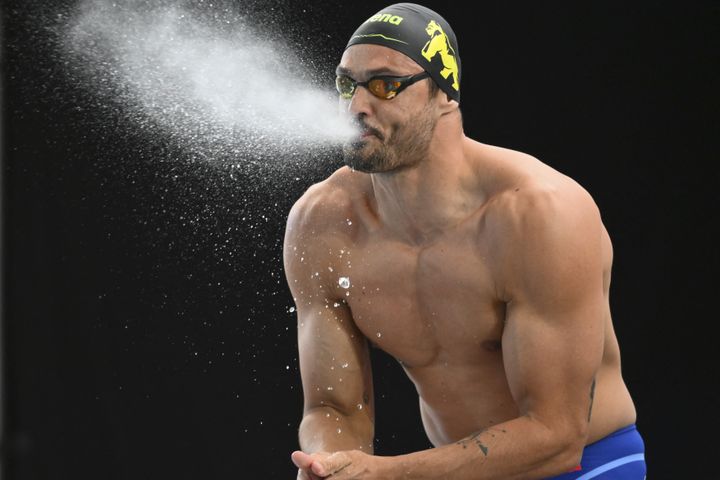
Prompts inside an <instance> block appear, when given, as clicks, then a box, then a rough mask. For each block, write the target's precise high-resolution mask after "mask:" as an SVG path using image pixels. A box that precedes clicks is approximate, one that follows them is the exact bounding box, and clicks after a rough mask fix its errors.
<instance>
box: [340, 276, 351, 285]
mask: <svg viewBox="0 0 720 480" xmlns="http://www.w3.org/2000/svg"><path fill="white" fill-rule="evenodd" d="M338 284H339V285H340V286H341V287H342V288H350V277H340V279H339V280H338Z"/></svg>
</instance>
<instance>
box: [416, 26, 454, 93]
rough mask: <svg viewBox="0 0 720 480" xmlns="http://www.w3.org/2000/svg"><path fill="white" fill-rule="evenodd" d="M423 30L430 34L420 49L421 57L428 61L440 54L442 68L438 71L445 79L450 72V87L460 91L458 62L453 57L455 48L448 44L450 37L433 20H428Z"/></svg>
mask: <svg viewBox="0 0 720 480" xmlns="http://www.w3.org/2000/svg"><path fill="white" fill-rule="evenodd" d="M425 32H427V34H428V35H430V40H428V41H427V43H426V44H425V46H424V47H423V49H422V55H423V57H425V59H426V60H427V61H428V62H431V61H432V59H433V57H435V56H436V55H438V54H440V60H442V64H443V69H442V70H441V71H440V75H442V77H443V78H444V79H445V80H447V78H448V77H449V76H450V74H452V76H453V83H452V87H453V88H454V89H455V90H457V91H460V82H459V81H458V64H457V60H456V59H455V49H454V48H453V47H452V45H451V44H450V39H449V38H448V36H447V34H446V33H445V32H444V31H443V29H442V27H441V26H440V25H439V24H438V23H437V22H436V21H435V20H430V23H428V24H427V27H425Z"/></svg>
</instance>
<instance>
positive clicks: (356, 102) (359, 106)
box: [347, 85, 374, 116]
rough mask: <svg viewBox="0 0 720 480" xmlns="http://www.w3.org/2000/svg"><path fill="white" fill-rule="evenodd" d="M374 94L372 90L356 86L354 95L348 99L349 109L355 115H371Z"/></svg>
mask: <svg viewBox="0 0 720 480" xmlns="http://www.w3.org/2000/svg"><path fill="white" fill-rule="evenodd" d="M373 99H374V97H373V94H372V93H370V91H369V90H368V89H367V88H365V87H362V86H360V85H358V86H357V88H355V92H353V96H352V97H350V99H349V100H347V103H348V105H347V110H348V113H350V114H351V115H353V116H357V115H361V114H364V115H369V114H370V113H371V112H372V102H373Z"/></svg>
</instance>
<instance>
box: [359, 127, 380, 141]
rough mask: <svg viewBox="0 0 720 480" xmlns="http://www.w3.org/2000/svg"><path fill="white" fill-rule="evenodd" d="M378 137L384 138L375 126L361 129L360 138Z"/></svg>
mask: <svg viewBox="0 0 720 480" xmlns="http://www.w3.org/2000/svg"><path fill="white" fill-rule="evenodd" d="M373 136H374V137H377V138H378V139H380V140H382V135H381V134H380V132H379V131H377V130H375V129H374V128H364V129H362V130H361V131H360V138H368V137H373Z"/></svg>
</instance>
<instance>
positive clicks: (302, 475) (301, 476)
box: [297, 470, 322, 480]
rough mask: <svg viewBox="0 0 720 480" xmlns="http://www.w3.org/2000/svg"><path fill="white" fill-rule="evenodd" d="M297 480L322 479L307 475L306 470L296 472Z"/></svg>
mask: <svg viewBox="0 0 720 480" xmlns="http://www.w3.org/2000/svg"><path fill="white" fill-rule="evenodd" d="M297 480H322V478H320V477H318V476H317V475H314V474H312V473H309V472H308V471H307V470H298V476H297Z"/></svg>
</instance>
